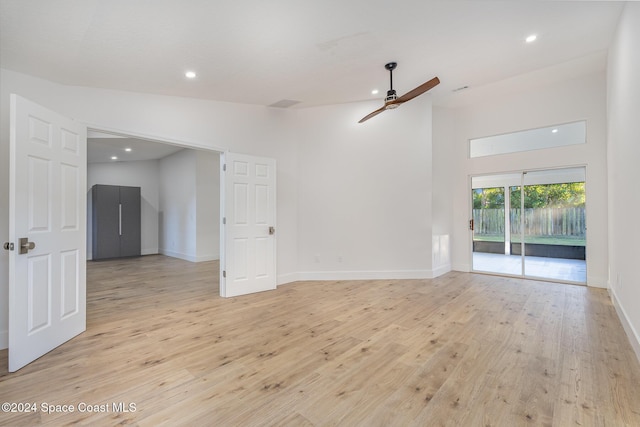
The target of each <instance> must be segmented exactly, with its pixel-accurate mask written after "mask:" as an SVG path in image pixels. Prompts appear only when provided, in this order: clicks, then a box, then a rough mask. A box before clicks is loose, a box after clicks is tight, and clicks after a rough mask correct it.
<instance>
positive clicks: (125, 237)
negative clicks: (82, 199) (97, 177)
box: [91, 185, 141, 260]
mask: <svg viewBox="0 0 640 427" xmlns="http://www.w3.org/2000/svg"><path fill="white" fill-rule="evenodd" d="M91 200H92V201H91V205H92V212H91V215H92V218H91V219H92V245H93V248H92V249H93V259H94V260H97V259H107V258H119V257H130V256H139V255H140V253H141V244H140V237H141V236H140V228H141V225H140V210H141V207H140V187H124V186H118V185H94V186H93V187H92V188H91Z"/></svg>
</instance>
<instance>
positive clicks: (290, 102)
mask: <svg viewBox="0 0 640 427" xmlns="http://www.w3.org/2000/svg"><path fill="white" fill-rule="evenodd" d="M300 102H301V101H293V100H291V99H281V100H280V101H278V102H274V103H273V104H271V105H269V107H276V108H289V107H291V106H292V105H296V104H300Z"/></svg>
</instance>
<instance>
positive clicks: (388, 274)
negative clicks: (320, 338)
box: [298, 267, 450, 280]
mask: <svg viewBox="0 0 640 427" xmlns="http://www.w3.org/2000/svg"><path fill="white" fill-rule="evenodd" d="M446 268H448V267H443V268H442V270H441V269H438V270H436V271H434V270H383V271H305V272H300V273H298V280H394V279H397V280H400V279H433V278H434V277H437V276H439V275H441V274H444V273H446V272H447V271H450V269H448V270H447V271H444V269H446ZM436 272H438V274H437V275H436V274H435V273H436Z"/></svg>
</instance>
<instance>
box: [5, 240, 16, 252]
mask: <svg viewBox="0 0 640 427" xmlns="http://www.w3.org/2000/svg"><path fill="white" fill-rule="evenodd" d="M2 247H3V248H4V250H5V251H12V250H13V248H14V247H15V246H14V244H13V242H4V245H2Z"/></svg>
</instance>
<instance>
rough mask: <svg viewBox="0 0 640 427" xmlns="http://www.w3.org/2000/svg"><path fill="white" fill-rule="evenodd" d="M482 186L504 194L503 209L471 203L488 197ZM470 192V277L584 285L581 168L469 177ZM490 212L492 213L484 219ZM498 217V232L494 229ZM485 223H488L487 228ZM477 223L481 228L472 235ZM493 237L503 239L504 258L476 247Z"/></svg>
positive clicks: (584, 230) (584, 246)
mask: <svg viewBox="0 0 640 427" xmlns="http://www.w3.org/2000/svg"><path fill="white" fill-rule="evenodd" d="M487 183H491V185H492V186H493V188H502V189H503V191H502V194H504V196H503V197H502V199H503V204H502V206H498V205H496V204H494V205H487V204H482V203H480V204H478V203H476V199H478V198H480V199H481V200H482V198H481V197H479V196H478V194H481V195H484V194H485V193H487V190H488V188H487V187H486V184H487ZM497 184H499V185H497ZM472 187H473V188H472V194H473V197H474V209H473V228H474V232H473V236H474V242H473V261H472V262H473V270H474V271H481V272H491V273H498V274H507V275H513V276H523V277H532V278H542V279H550V280H557V281H564V282H571V283H586V192H585V169H584V168H583V167H580V168H567V169H553V170H544V171H530V172H522V173H519V174H509V175H492V176H482V177H474V178H473V179H472ZM488 194H491V193H490V192H489V193H488ZM506 207H508V209H506ZM490 208H494V211H495V212H491V213H489V210H490ZM500 212H502V215H503V217H502V218H503V219H502V221H503V224H502V227H503V229H504V231H502V232H501V231H500V228H501V226H500V225H495V224H496V223H499V222H500V218H499V217H500V215H501V214H500ZM487 217H491V220H492V221H493V222H492V223H491V224H490V225H488V224H487V222H486V218H487ZM478 221H479V222H480V224H481V225H480V229H478V230H476V227H477V224H478ZM496 234H501V235H502V236H504V237H502V241H503V242H504V251H503V252H500V251H498V250H497V249H496V248H495V247H494V248H493V249H494V251H493V252H490V251H488V250H487V247H486V245H483V244H479V243H476V242H480V241H483V240H490V239H494V240H495V239H497V238H496V237H491V236H495V235H496ZM498 252H500V253H498Z"/></svg>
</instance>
